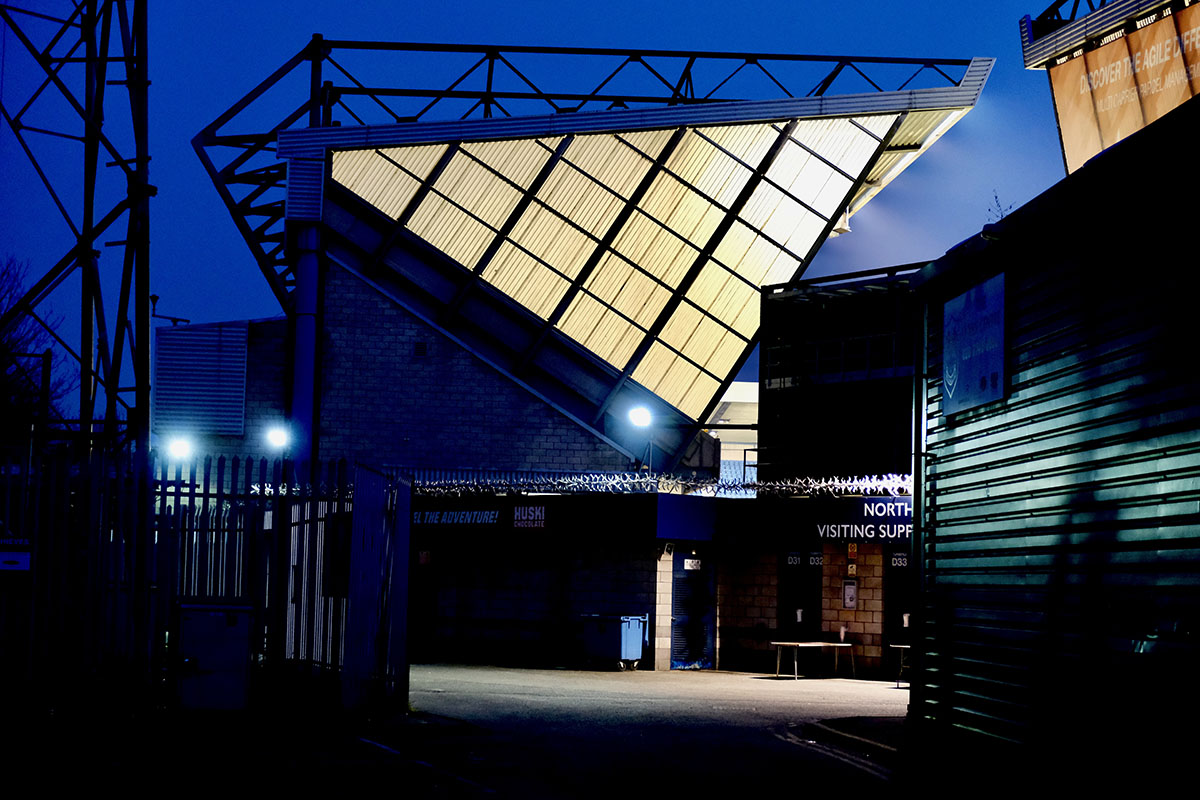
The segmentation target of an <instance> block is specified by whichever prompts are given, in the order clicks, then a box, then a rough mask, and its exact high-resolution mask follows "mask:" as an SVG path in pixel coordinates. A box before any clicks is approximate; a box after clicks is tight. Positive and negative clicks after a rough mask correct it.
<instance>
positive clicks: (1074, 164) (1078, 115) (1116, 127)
mask: <svg viewBox="0 0 1200 800" xmlns="http://www.w3.org/2000/svg"><path fill="white" fill-rule="evenodd" d="M1134 27H1135V30H1132V31H1127V32H1125V33H1123V34H1118V35H1116V38H1114V39H1112V40H1111V41H1109V42H1107V43H1106V44H1104V45H1102V46H1100V47H1097V48H1095V49H1093V50H1088V51H1086V52H1083V53H1082V54H1080V55H1078V56H1076V57H1074V58H1071V59H1069V60H1067V61H1064V62H1062V63H1060V64H1057V65H1055V66H1052V67H1050V87H1051V91H1052V92H1053V94H1054V105H1055V108H1056V110H1057V112H1058V126H1059V132H1060V135H1061V136H1062V146H1063V155H1064V157H1065V158H1066V162H1067V171H1068V172H1074V171H1075V170H1076V169H1078V168H1079V167H1080V166H1082V165H1083V163H1084V162H1085V161H1087V160H1088V159H1089V158H1091V157H1092V156H1094V155H1096V154H1097V153H1099V152H1100V151H1101V150H1103V149H1104V148H1106V147H1109V146H1111V145H1113V144H1115V143H1116V142H1118V141H1120V140H1121V139H1124V138H1125V137H1126V136H1128V135H1129V134H1131V133H1133V132H1135V131H1137V130H1140V129H1141V128H1143V127H1145V126H1146V125H1148V124H1150V123H1151V122H1154V120H1156V119H1158V118H1159V117H1161V116H1163V115H1164V114H1166V113H1167V112H1168V111H1170V110H1171V109H1173V108H1175V107H1176V106H1178V105H1180V104H1181V103H1183V102H1184V101H1186V100H1188V99H1190V98H1191V97H1192V96H1194V95H1195V94H1196V93H1197V92H1198V91H1200V5H1192V6H1190V7H1188V8H1184V9H1180V10H1177V11H1174V12H1172V10H1171V9H1170V8H1167V9H1163V10H1162V11H1160V12H1158V13H1157V14H1156V15H1155V16H1153V17H1149V18H1147V19H1145V20H1142V21H1141V22H1139V23H1137V24H1135V26H1134Z"/></svg>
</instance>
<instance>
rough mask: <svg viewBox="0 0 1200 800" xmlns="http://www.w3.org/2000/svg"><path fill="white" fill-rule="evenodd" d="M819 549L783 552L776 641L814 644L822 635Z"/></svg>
mask: <svg viewBox="0 0 1200 800" xmlns="http://www.w3.org/2000/svg"><path fill="white" fill-rule="evenodd" d="M823 563H824V555H822V553H821V549H820V548H819V547H816V548H810V549H807V550H795V551H789V552H786V553H784V554H783V555H782V556H781V557H780V565H779V595H778V596H779V634H778V636H779V641H786V642H813V641H817V640H818V639H819V638H820V635H821V566H822V564H823Z"/></svg>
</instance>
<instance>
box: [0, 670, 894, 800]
mask: <svg viewBox="0 0 1200 800" xmlns="http://www.w3.org/2000/svg"><path fill="white" fill-rule="evenodd" d="M907 703H908V691H907V684H902V687H901V688H897V685H896V684H895V683H894V682H875V681H859V680H848V679H837V678H834V679H801V680H793V679H792V678H791V677H787V678H782V677H781V678H775V677H774V676H773V675H760V674H747V673H729V672H711V671H703V672H699V671H672V672H642V671H633V672H615V671H614V672H582V671H568V670H529V669H504V668H495V667H468V666H415V667H413V669H412V673H411V685H410V705H411V711H410V712H409V713H401V714H392V715H389V716H386V717H383V718H374V719H371V718H364V717H360V716H354V717H350V716H329V715H317V714H313V713H310V712H309V711H308V710H306V709H304V708H302V707H295V708H291V709H283V710H282V711H281V710H278V709H276V710H274V711H272V712H271V713H270V714H264V713H261V712H232V713H195V712H193V713H186V714H184V713H174V714H160V715H156V716H153V717H149V718H145V717H140V718H139V717H133V716H130V717H128V718H123V717H121V716H120V715H115V716H114V715H113V714H111V713H110V714H107V715H104V716H70V715H62V714H59V715H57V716H52V717H49V718H39V719H35V720H30V721H28V722H21V723H19V724H9V725H7V727H6V728H5V729H4V731H3V734H2V738H0V774H3V775H4V776H5V780H6V781H8V783H9V785H10V786H16V787H20V786H22V785H28V786H35V787H41V788H43V789H69V788H78V787H84V788H87V789H89V790H93V789H95V788H96V787H97V786H99V785H102V784H104V783H105V782H109V783H112V784H113V785H116V786H120V787H123V788H152V787H161V788H164V789H176V790H178V789H183V790H186V791H187V792H188V793H189V794H208V793H211V792H220V793H230V792H237V793H239V794H240V793H242V792H243V791H246V790H250V789H255V790H260V789H268V790H269V789H272V788H274V789H283V788H297V789H300V790H310V791H316V790H318V789H320V788H325V787H330V788H336V789H338V790H350V791H356V790H368V789H373V788H376V787H379V786H381V785H383V786H388V787H395V789H396V790H398V791H401V792H402V793H403V794H404V796H407V797H417V798H423V797H431V798H442V797H450V798H478V797H487V798H496V797H514V798H517V797H519V798H531V799H534V798H574V797H599V796H626V795H639V794H644V793H646V792H650V791H667V792H670V793H673V794H679V793H681V792H684V793H688V794H696V793H699V794H701V795H703V796H712V795H713V794H714V793H715V792H718V791H720V792H730V793H740V792H742V791H746V790H754V791H756V792H758V791H760V790H769V789H774V788H781V789H785V788H788V787H793V788H801V787H802V788H805V789H816V788H835V789H843V790H844V789H868V790H870V789H874V790H878V789H880V788H881V787H884V786H886V785H888V784H889V782H892V781H893V779H894V777H895V775H896V773H897V770H898V768H899V767H900V764H901V761H902V758H903V748H904V732H905V726H904V715H905V713H906V711H907ZM12 722H13V720H10V723H12ZM14 796H15V795H14ZM734 796H735V797H736V794H734ZM764 796H770V793H768V794H767V795H764Z"/></svg>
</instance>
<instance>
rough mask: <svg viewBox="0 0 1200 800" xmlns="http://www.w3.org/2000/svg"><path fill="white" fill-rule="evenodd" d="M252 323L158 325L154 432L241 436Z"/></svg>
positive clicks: (244, 422) (156, 331)
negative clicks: (163, 326)
mask: <svg viewBox="0 0 1200 800" xmlns="http://www.w3.org/2000/svg"><path fill="white" fill-rule="evenodd" d="M248 331H249V323H247V322H245V321H238V322H221V323H212V324H201V325H179V326H171V327H169V328H156V329H155V331H154V333H155V338H154V396H153V420H154V432H155V433H160V434H170V433H189V434H192V435H195V434H215V435H221V436H241V435H242V434H243V432H244V430H245V424H246V369H247V359H246V342H247V338H248Z"/></svg>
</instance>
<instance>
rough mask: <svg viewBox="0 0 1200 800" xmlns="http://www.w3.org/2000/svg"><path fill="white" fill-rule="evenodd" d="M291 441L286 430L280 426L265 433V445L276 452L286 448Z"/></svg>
mask: <svg viewBox="0 0 1200 800" xmlns="http://www.w3.org/2000/svg"><path fill="white" fill-rule="evenodd" d="M290 441H291V436H289V435H288V430H287V428H285V427H283V426H282V425H276V426H275V427H273V428H270V429H269V430H268V431H267V444H269V445H271V447H273V448H275V449H276V450H282V449H283V448H285V447H287V446H288V443H289V442H290Z"/></svg>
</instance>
